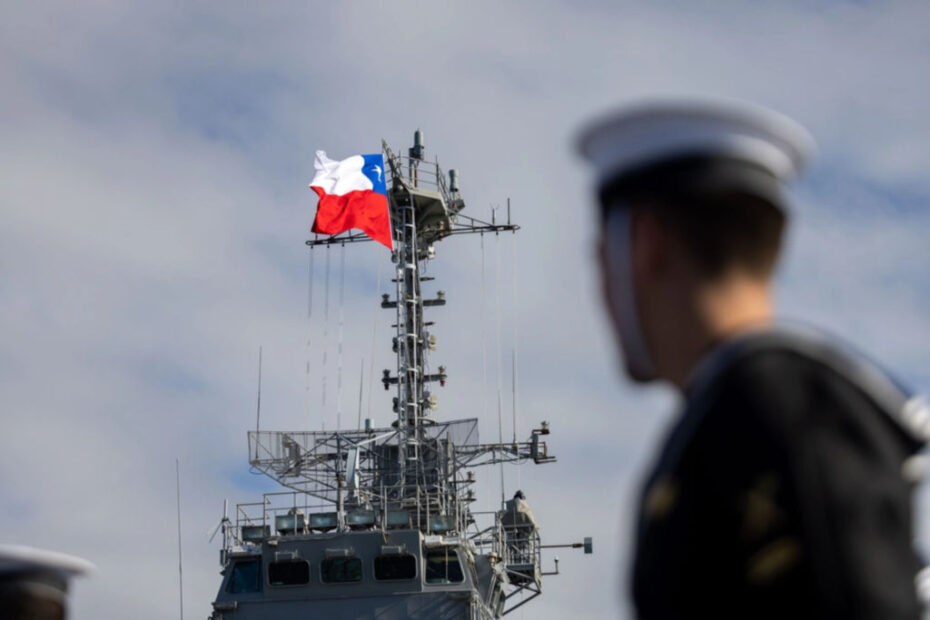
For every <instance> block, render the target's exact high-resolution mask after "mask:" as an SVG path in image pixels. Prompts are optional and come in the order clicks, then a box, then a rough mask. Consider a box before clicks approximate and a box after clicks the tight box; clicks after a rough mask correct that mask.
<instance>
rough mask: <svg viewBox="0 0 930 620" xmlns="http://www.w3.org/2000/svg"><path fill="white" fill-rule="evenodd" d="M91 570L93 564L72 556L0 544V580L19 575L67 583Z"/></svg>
mask: <svg viewBox="0 0 930 620" xmlns="http://www.w3.org/2000/svg"><path fill="white" fill-rule="evenodd" d="M93 570H94V565H93V564H91V563H90V562H88V561H87V560H83V559H81V558H79V557H76V556H73V555H67V554H65V553H59V552H57V551H46V550H44V549H34V548H32V547H24V546H22V545H6V544H0V580H6V579H11V578H12V579H15V578H18V577H19V576H20V575H45V576H48V577H50V578H52V579H55V580H57V581H60V582H62V583H67V581H68V579H70V578H71V577H75V576H79V575H86V574H87V573H90V572H92V571H93Z"/></svg>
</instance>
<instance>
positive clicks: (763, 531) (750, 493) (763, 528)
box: [740, 473, 783, 543]
mask: <svg viewBox="0 0 930 620" xmlns="http://www.w3.org/2000/svg"><path fill="white" fill-rule="evenodd" d="M777 491H778V476H776V475H775V474H773V473H767V474H763V475H761V476H759V477H758V478H756V480H755V481H754V483H753V485H752V486H751V487H750V488H749V490H747V491H746V493H745V494H744V495H743V497H742V498H741V501H740V513H741V514H742V527H741V528H740V536H741V537H742V539H743V540H744V541H745V542H747V543H752V542H755V541H757V540H759V539H761V538H764V537H765V536H767V535H769V534H770V533H771V532H772V530H773V529H775V527H777V526H778V524H779V522H780V521H781V520H782V517H783V512H782V509H781V507H779V505H778V503H777V502H776V501H775V494H776V492H777Z"/></svg>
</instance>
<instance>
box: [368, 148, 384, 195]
mask: <svg viewBox="0 0 930 620" xmlns="http://www.w3.org/2000/svg"><path fill="white" fill-rule="evenodd" d="M362 159H364V160H365V163H363V164H362V174H364V175H365V176H366V177H368V178H369V179H370V180H371V185H372V188H371V189H372V191H374V192H378V193H379V194H384V195H385V196H387V185H386V184H385V183H384V156H383V155H382V154H381V153H376V154H373V155H362Z"/></svg>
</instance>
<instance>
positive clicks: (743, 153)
mask: <svg viewBox="0 0 930 620" xmlns="http://www.w3.org/2000/svg"><path fill="white" fill-rule="evenodd" d="M813 149H814V140H813V138H812V137H811V136H810V134H809V133H808V132H807V130H805V129H804V128H803V127H802V126H801V125H799V124H798V123H796V122H795V121H793V120H791V119H790V118H788V117H786V116H784V115H782V114H779V113H778V112H774V111H772V110H769V109H766V108H762V107H759V106H756V105H751V104H746V103H737V102H732V101H726V102H710V101H700V100H698V101H694V100H679V101H672V100H667V101H656V102H651V103H641V104H639V105H636V106H632V107H627V108H623V109H621V110H619V111H618V112H615V113H613V114H610V115H607V116H604V117H602V118H601V119H600V120H597V121H595V122H593V123H591V124H590V125H588V126H587V127H586V128H585V129H584V130H583V131H582V132H581V134H580V137H579V140H578V150H579V152H580V153H581V155H582V156H583V157H584V158H585V159H587V160H588V161H589V162H591V164H593V165H594V167H595V170H596V173H597V185H598V188H599V189H600V191H601V197H602V201H603V200H604V198H605V194H611V195H616V194H615V193H616V192H620V193H621V194H622V193H624V192H630V191H634V190H639V189H642V188H644V187H646V188H653V189H654V188H656V186H657V185H658V186H661V187H665V188H670V189H671V188H675V187H678V188H681V187H682V186H690V187H691V188H692V189H694V188H695V187H694V186H695V184H698V185H701V186H702V187H698V188H697V189H701V188H704V189H708V188H711V187H713V186H714V185H715V184H716V185H717V186H721V185H734V184H735V185H737V186H740V187H741V188H743V189H749V190H751V191H756V192H757V193H759V194H760V195H762V196H763V197H766V198H769V199H771V200H772V202H773V203H774V204H775V205H776V206H781V200H780V189H781V187H782V186H783V185H784V183H785V182H786V181H788V180H790V179H791V178H792V177H794V176H795V175H796V174H798V172H800V170H801V169H802V168H803V166H804V164H805V162H806V160H807V159H808V157H809V155H810V154H811V153H812V151H813Z"/></svg>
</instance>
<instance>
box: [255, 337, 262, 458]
mask: <svg viewBox="0 0 930 620" xmlns="http://www.w3.org/2000/svg"><path fill="white" fill-rule="evenodd" d="M261 421H262V347H261V346H259V347H258V404H257V405H256V407H255V458H256V459H257V458H258V431H259V430H260V429H261Z"/></svg>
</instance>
